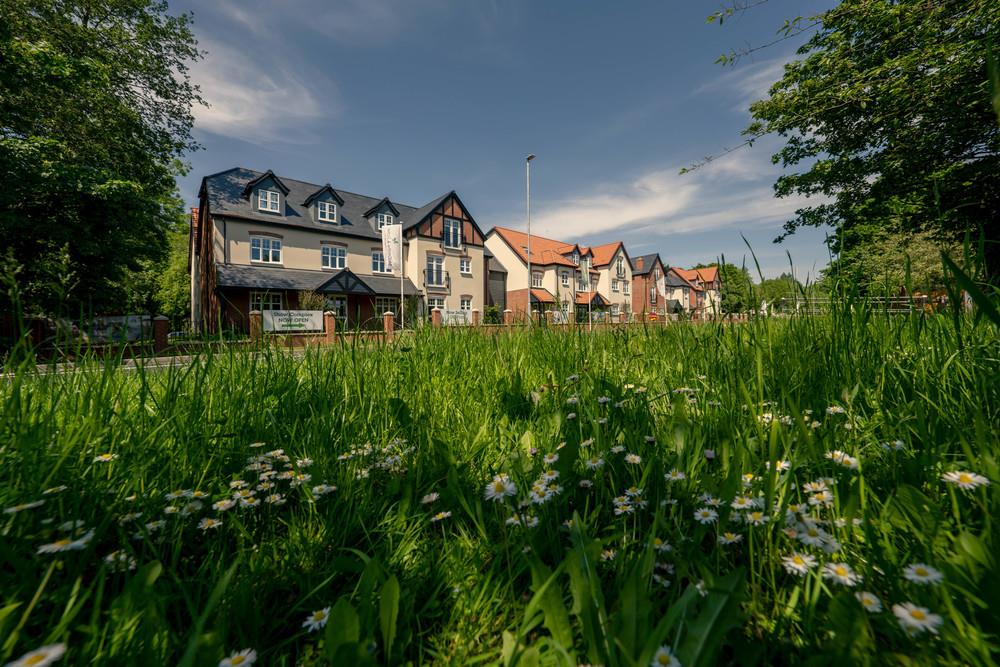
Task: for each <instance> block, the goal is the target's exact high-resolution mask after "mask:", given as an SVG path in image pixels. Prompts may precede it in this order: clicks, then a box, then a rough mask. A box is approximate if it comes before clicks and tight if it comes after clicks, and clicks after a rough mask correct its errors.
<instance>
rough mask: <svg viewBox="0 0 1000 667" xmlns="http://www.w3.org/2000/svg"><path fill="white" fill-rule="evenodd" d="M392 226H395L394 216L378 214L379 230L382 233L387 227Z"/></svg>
mask: <svg viewBox="0 0 1000 667" xmlns="http://www.w3.org/2000/svg"><path fill="white" fill-rule="evenodd" d="M391 224H393V215H392V213H379V214H378V228H379V230H380V231H381V229H382V228H383V227H385V226H386V225H391Z"/></svg>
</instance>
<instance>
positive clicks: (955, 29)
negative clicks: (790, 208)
mask: <svg viewBox="0 0 1000 667" xmlns="http://www.w3.org/2000/svg"><path fill="white" fill-rule="evenodd" d="M752 4H755V3H749V2H747V3H742V4H741V5H740V7H741V8H749V7H750V6H752ZM724 15H728V14H727V12H722V13H719V14H716V15H713V17H714V18H717V19H721V18H723V16H724ZM807 30H815V33H814V34H813V35H812V36H811V37H810V38H809V39H808V40H807V41H806V42H805V44H804V45H803V46H802V47H801V48H800V49H799V51H798V55H799V59H798V60H795V61H793V62H790V63H788V64H787V65H786V66H785V70H784V76H783V77H782V78H781V80H779V81H778V82H776V83H775V84H774V85H773V86H772V87H771V89H770V93H769V96H768V98H767V99H765V100H761V101H758V102H755V103H754V104H753V105H751V107H750V112H751V114H752V116H753V121H752V122H751V124H750V125H749V126H748V127H747V128H746V130H745V132H744V134H745V135H746V136H747V137H748V142H751V143H752V142H753V141H754V140H755V139H757V138H759V137H762V136H764V135H778V136H781V137H783V138H784V140H785V144H784V146H783V147H782V148H781V150H779V151H778V152H777V153H776V154H775V155H774V157H773V159H774V161H775V162H780V163H781V164H782V165H783V166H784V167H785V168H789V169H790V168H798V169H799V171H797V172H795V173H787V174H785V175H782V176H781V177H780V178H779V179H778V180H777V182H776V184H775V192H776V194H777V196H779V197H785V196H789V195H819V196H821V197H824V198H826V201H824V202H823V203H819V204H817V205H814V206H807V207H805V208H802V209H800V210H799V211H797V217H795V218H794V219H792V220H790V221H788V222H787V223H786V224H785V231H784V234H783V236H782V237H781V238H784V236H787V235H789V234H792V233H794V232H795V231H796V230H797V229H799V228H801V227H803V226H822V225H826V226H830V227H832V228H834V229H836V230H837V233H836V237H835V238H836V249H837V250H838V251H847V250H849V249H850V248H852V247H855V246H857V245H859V244H863V243H865V239H866V238H868V237H870V236H871V234H870V228H871V226H875V227H879V228H883V229H888V230H893V231H894V233H895V232H896V231H898V232H900V233H916V234H919V233H922V232H928V233H932V234H933V235H936V236H938V237H943V238H956V237H958V236H960V235H961V234H963V233H965V232H969V233H971V234H972V235H973V237H974V238H977V239H978V238H980V237H981V238H984V239H985V240H986V241H987V257H986V260H987V263H988V267H989V269H990V271H991V273H993V274H994V275H997V273H998V270H1000V245H998V240H1000V233H998V225H1000V223H998V211H1000V129H998V123H997V119H998V112H1000V97H994V95H996V94H997V93H1000V90H996V89H995V88H994V89H992V90H991V71H990V61H991V49H994V48H995V45H996V44H998V43H1000V2H996V0H843V1H842V2H841V3H840V4H839V5H838V6H836V7H834V8H833V9H830V10H828V11H826V12H823V13H822V14H820V15H818V16H816V17H812V18H811V19H809V20H805V19H801V18H799V19H796V20H794V21H790V22H788V23H787V24H786V26H785V28H784V34H785V36H792V35H795V34H799V33H801V32H803V31H807ZM779 39H780V38H779ZM723 60H724V61H731V60H732V58H731V57H725V56H724V57H723ZM992 60H993V61H996V60H997V59H996V58H995V57H994V58H992ZM992 75H993V79H995V80H1000V77H998V76H997V73H996V70H995V69H994V70H993V72H992ZM781 238H779V239H777V240H779V241H780V240H781Z"/></svg>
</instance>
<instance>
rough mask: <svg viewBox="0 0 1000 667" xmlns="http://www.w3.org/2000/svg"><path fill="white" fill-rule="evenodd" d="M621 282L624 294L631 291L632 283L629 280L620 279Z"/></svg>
mask: <svg viewBox="0 0 1000 667" xmlns="http://www.w3.org/2000/svg"><path fill="white" fill-rule="evenodd" d="M622 284H623V285H624V290H623V291H624V292H625V294H626V295H628V294H629V292H630V291H631V289H632V283H630V282H629V281H627V280H623V281H622Z"/></svg>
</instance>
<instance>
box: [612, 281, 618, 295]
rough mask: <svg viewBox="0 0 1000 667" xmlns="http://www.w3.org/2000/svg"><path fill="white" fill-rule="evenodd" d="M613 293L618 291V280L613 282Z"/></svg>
mask: <svg viewBox="0 0 1000 667" xmlns="http://www.w3.org/2000/svg"><path fill="white" fill-rule="evenodd" d="M611 291H612V292H617V291H618V281H617V280H612V281H611Z"/></svg>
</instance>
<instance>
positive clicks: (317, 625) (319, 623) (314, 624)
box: [302, 607, 330, 632]
mask: <svg viewBox="0 0 1000 667" xmlns="http://www.w3.org/2000/svg"><path fill="white" fill-rule="evenodd" d="M329 618H330V608H329V607H324V608H323V609H318V610H316V611H314V612H313V613H311V614H309V616H307V617H306V620H305V621H303V622H302V627H303V628H306V629H307V630H309V632H315V631H317V630H319V629H321V628H323V627H325V626H326V621H327V619H329Z"/></svg>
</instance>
